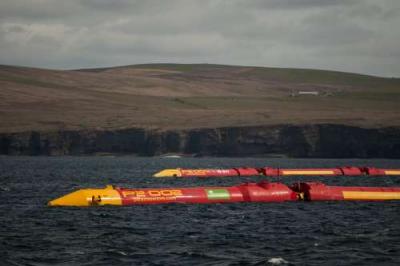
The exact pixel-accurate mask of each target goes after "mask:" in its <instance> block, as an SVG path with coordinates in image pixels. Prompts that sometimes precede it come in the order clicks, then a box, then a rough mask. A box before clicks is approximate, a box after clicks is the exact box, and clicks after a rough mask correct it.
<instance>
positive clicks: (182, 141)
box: [0, 124, 400, 158]
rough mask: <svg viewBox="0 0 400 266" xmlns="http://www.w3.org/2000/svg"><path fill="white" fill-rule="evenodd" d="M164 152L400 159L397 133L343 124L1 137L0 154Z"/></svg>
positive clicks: (151, 154)
mask: <svg viewBox="0 0 400 266" xmlns="http://www.w3.org/2000/svg"><path fill="white" fill-rule="evenodd" d="M99 153H113V154H137V155H140V156H154V155H160V154H166V153H182V154H197V155H205V156H277V155H279V156H288V157H321V158H400V128H399V127H386V128H359V127H352V126H345V125H333V124H319V125H299V126H295V125H275V126H254V127H227V128H212V129H211V128H208V129H207V128H206V129H191V130H168V131H163V130H147V129H140V128H132V129H124V130H113V131H101V130H85V131H58V132H25V133H12V134H0V154H6V155H83V154H99Z"/></svg>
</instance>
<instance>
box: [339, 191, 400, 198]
mask: <svg viewBox="0 0 400 266" xmlns="http://www.w3.org/2000/svg"><path fill="white" fill-rule="evenodd" d="M343 198H344V199H346V200H400V192H383V191H382V192H378V191H376V192H372V191H343Z"/></svg>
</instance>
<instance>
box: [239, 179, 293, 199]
mask: <svg viewBox="0 0 400 266" xmlns="http://www.w3.org/2000/svg"><path fill="white" fill-rule="evenodd" d="M239 189H240V190H241V191H242V194H243V198H244V199H245V201H249V202H282V201H294V200H297V193H296V192H294V191H293V190H292V189H290V188H289V187H288V186H286V185H285V184H282V183H269V182H261V183H258V184H256V183H247V184H242V185H240V186H239Z"/></svg>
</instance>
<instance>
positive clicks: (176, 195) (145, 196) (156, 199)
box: [117, 182, 297, 205]
mask: <svg viewBox="0 0 400 266" xmlns="http://www.w3.org/2000/svg"><path fill="white" fill-rule="evenodd" d="M117 191H118V192H119V194H120V196H121V201H122V205H136V204H162V203H223V202H281V201H293V200H296V199H297V196H296V195H297V194H296V193H295V192H294V191H292V190H291V189H290V188H289V187H288V186H286V185H284V184H280V183H264V182H263V183H259V184H256V183H248V184H242V185H239V186H232V187H193V188H143V189H124V188H117Z"/></svg>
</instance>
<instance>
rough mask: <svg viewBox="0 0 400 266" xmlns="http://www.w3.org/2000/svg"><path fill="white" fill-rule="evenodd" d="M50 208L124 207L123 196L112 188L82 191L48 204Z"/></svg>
mask: <svg viewBox="0 0 400 266" xmlns="http://www.w3.org/2000/svg"><path fill="white" fill-rule="evenodd" d="M48 205H49V206H102V205H122V201H121V196H120V195H119V193H118V191H116V190H115V189H114V188H113V187H112V186H106V187H105V188H103V189H80V190H77V191H75V192H72V193H70V194H67V195H65V196H63V197H60V198H58V199H55V200H52V201H50V202H49V203H48Z"/></svg>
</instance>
